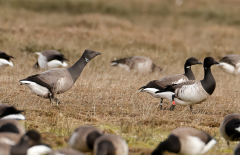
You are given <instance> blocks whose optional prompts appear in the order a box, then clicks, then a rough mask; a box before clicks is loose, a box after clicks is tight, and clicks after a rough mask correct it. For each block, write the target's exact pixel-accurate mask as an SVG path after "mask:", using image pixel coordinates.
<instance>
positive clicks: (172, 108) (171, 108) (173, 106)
mask: <svg viewBox="0 0 240 155" xmlns="http://www.w3.org/2000/svg"><path fill="white" fill-rule="evenodd" d="M174 97H175V95H172V106H171V107H170V109H169V110H171V111H173V110H174V108H175V106H176V105H175V101H174Z"/></svg>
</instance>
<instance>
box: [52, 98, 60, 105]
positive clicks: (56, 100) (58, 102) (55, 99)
mask: <svg viewBox="0 0 240 155" xmlns="http://www.w3.org/2000/svg"><path fill="white" fill-rule="evenodd" d="M53 100H54V101H55V102H57V106H58V105H59V104H60V101H59V100H58V99H57V98H56V97H54V98H53Z"/></svg>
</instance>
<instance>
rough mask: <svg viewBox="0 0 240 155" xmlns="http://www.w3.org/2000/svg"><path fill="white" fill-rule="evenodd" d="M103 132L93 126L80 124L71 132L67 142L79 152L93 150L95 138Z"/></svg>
mask: <svg viewBox="0 0 240 155" xmlns="http://www.w3.org/2000/svg"><path fill="white" fill-rule="evenodd" d="M102 134H103V132H102V131H101V130H99V129H98V128H96V127H93V126H81V127H79V128H77V129H75V131H74V132H73V133H72V135H71V137H70V138H69V141H68V144H69V145H70V146H71V147H72V148H73V149H76V150H79V151H81V152H91V151H93V147H94V142H95V140H96V139H97V138H98V137H100V136H101V135H102Z"/></svg>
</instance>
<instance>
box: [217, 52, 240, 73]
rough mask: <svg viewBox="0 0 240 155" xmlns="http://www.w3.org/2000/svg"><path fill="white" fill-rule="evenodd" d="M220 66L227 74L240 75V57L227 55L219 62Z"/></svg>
mask: <svg viewBox="0 0 240 155" xmlns="http://www.w3.org/2000/svg"><path fill="white" fill-rule="evenodd" d="M218 66H219V67H220V68H221V69H222V70H223V71H225V72H227V73H230V74H234V75H237V74H239V73H240V55H234V54H233V55H227V56H225V57H223V58H222V59H221V60H220V61H219V65H218Z"/></svg>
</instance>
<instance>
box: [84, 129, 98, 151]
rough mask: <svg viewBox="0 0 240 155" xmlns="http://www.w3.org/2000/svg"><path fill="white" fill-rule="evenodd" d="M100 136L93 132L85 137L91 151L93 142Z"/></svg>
mask: <svg viewBox="0 0 240 155" xmlns="http://www.w3.org/2000/svg"><path fill="white" fill-rule="evenodd" d="M100 136H101V134H100V133H99V132H97V131H94V132H92V133H90V134H89V135H88V136H87V145H88V147H89V148H90V149H92V150H93V146H94V142H95V140H96V139H97V138H98V137H100Z"/></svg>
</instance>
